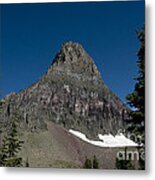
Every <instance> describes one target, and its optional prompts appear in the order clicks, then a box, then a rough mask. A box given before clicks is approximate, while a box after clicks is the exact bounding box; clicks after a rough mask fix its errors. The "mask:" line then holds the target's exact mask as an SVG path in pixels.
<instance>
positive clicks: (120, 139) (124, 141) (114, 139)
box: [69, 129, 138, 147]
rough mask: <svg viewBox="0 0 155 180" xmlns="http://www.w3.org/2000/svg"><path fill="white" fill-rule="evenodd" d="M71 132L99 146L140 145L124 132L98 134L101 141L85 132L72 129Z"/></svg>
mask: <svg viewBox="0 0 155 180" xmlns="http://www.w3.org/2000/svg"><path fill="white" fill-rule="evenodd" d="M69 132H70V133H71V134H73V135H75V136H77V137H78V138H80V139H82V140H83V141H85V142H88V143H90V144H92V145H95V146H99V147H125V146H134V147H135V146H138V144H137V143H135V142H134V141H132V140H131V139H128V138H127V137H125V136H124V135H123V134H122V133H120V134H118V135H116V136H113V135H111V134H105V135H102V134H98V137H99V141H94V140H90V139H88V138H87V137H86V135H85V134H83V133H81V132H79V131H75V130H72V129H70V130H69Z"/></svg>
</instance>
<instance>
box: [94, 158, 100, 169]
mask: <svg viewBox="0 0 155 180" xmlns="http://www.w3.org/2000/svg"><path fill="white" fill-rule="evenodd" d="M98 168H99V163H98V160H97V158H96V156H94V158H93V169H98Z"/></svg>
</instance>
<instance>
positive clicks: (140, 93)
mask: <svg viewBox="0 0 155 180" xmlns="http://www.w3.org/2000/svg"><path fill="white" fill-rule="evenodd" d="M137 37H138V39H139V41H140V44H141V46H140V49H139V51H138V53H137V56H138V60H137V66H138V76H137V77H136V78H134V80H136V84H135V88H134V91H133V92H132V93H131V94H129V95H127V96H126V99H127V101H128V104H129V105H130V106H131V107H133V108H134V109H135V110H134V111H132V112H131V121H132V124H133V126H132V128H131V130H135V131H138V132H139V133H141V134H142V133H144V120H145V31H144V28H142V29H141V30H140V31H138V32H137ZM135 127H136V128H135Z"/></svg>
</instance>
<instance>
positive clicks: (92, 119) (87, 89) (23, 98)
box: [0, 42, 129, 139]
mask: <svg viewBox="0 0 155 180" xmlns="http://www.w3.org/2000/svg"><path fill="white" fill-rule="evenodd" d="M3 101H4V103H3V107H2V111H1V113H0V128H1V131H2V132H3V131H5V129H8V127H9V122H10V119H11V117H12V115H13V114H14V113H15V112H18V116H19V117H20V118H19V119H20V123H19V124H20V128H22V129H23V130H25V131H32V132H36V131H40V130H47V126H46V124H47V121H53V122H55V123H57V124H60V125H61V126H63V127H64V128H66V129H75V130H78V131H80V132H82V133H84V134H86V135H87V137H89V138H93V139H95V138H97V135H98V133H101V134H104V133H111V134H117V132H118V130H119V129H122V128H124V122H125V121H126V119H127V118H128V111H129V110H128V108H127V107H126V106H125V105H124V104H123V103H122V102H121V100H120V99H119V98H118V97H117V96H116V95H115V94H113V93H112V92H111V91H110V90H109V89H108V87H107V86H106V85H105V83H104V82H103V80H102V78H101V75H100V73H99V71H98V69H97V67H96V65H95V63H94V61H93V60H92V58H91V57H90V56H89V55H88V53H87V52H86V51H85V50H84V49H83V47H82V46H81V45H80V44H78V43H73V42H68V43H64V44H63V45H62V47H61V49H60V52H59V53H58V54H57V55H56V57H55V59H54V60H53V61H52V64H51V65H50V67H49V69H48V70H47V72H46V74H45V75H44V76H43V77H41V78H40V79H39V80H38V82H36V83H34V84H32V85H31V86H30V87H28V88H27V89H24V90H22V91H21V92H19V93H18V94H15V93H12V94H11V95H8V96H7V97H6V98H4V99H3Z"/></svg>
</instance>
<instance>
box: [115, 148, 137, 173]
mask: <svg viewBox="0 0 155 180" xmlns="http://www.w3.org/2000/svg"><path fill="white" fill-rule="evenodd" d="M123 158H124V159H123ZM123 158H121V159H119V158H116V169H124V170H128V169H130V170H131V169H134V166H133V164H132V162H131V160H130V159H127V148H125V149H124V156H123Z"/></svg>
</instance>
